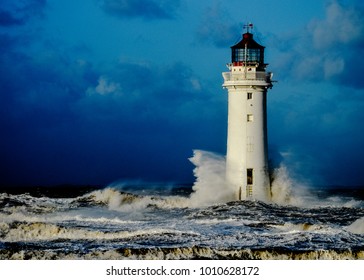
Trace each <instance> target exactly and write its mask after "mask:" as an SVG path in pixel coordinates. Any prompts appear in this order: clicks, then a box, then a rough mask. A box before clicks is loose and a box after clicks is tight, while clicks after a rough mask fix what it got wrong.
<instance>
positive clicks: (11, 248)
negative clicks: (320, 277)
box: [0, 151, 364, 260]
mask: <svg viewBox="0 0 364 280" xmlns="http://www.w3.org/2000/svg"><path fill="white" fill-rule="evenodd" d="M192 161H194V163H195V164H196V169H195V175H196V177H197V179H196V182H195V184H193V185H191V186H190V185H178V184H170V185H166V184H145V183H135V182H134V183H130V182H129V183H126V182H123V183H122V182H117V183H114V184H111V185H109V186H104V187H100V186H98V187H79V186H58V187H42V188H40V187H32V188H6V187H3V188H2V190H0V259H2V260H5V259H147V260H150V259H158V260H164V259H364V189H363V188H345V187H340V188H318V187H316V188H311V189H307V188H304V187H302V186H301V185H299V184H298V183H297V184H296V183H295V182H294V181H293V180H291V179H289V178H288V176H286V175H285V176H283V175H282V174H281V175H279V176H280V178H278V179H277V180H276V187H277V189H278V188H279V189H280V191H277V192H276V195H277V196H278V195H279V196H280V197H279V199H278V198H277V199H275V200H273V201H272V202H269V203H267V202H261V201H230V202H229V201H224V199H223V197H224V196H221V195H219V193H218V189H219V187H220V188H223V186H222V185H221V184H222V183H221V182H220V181H219V180H218V174H219V170H220V169H219V163H220V162H221V159H219V158H217V157H215V156H214V155H212V154H208V153H207V154H206V153H203V152H201V151H197V152H196V154H195V157H194V158H193V159H192ZM220 171H221V170H220ZM280 172H281V173H282V170H280ZM278 173H279V172H278ZM216 176H217V177H216ZM211 177H212V178H211ZM207 178H208V179H207ZM284 184H285V186H283V185H284ZM287 185H288V186H287ZM273 187H274V185H273ZM283 190H284V191H283Z"/></svg>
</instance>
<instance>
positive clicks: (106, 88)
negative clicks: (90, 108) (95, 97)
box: [87, 76, 121, 95]
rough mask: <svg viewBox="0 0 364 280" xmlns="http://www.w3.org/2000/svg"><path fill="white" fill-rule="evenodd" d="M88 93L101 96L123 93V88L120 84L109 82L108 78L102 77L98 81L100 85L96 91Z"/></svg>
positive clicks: (92, 90)
mask: <svg viewBox="0 0 364 280" xmlns="http://www.w3.org/2000/svg"><path fill="white" fill-rule="evenodd" d="M87 92H88V93H97V94H100V95H107V94H115V93H121V86H120V84H119V83H115V82H112V81H109V79H108V78H107V77H105V76H101V77H100V78H99V80H98V85H97V86H96V87H95V88H94V89H91V90H90V89H89V90H88V91H87Z"/></svg>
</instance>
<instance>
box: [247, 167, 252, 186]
mask: <svg viewBox="0 0 364 280" xmlns="http://www.w3.org/2000/svg"><path fill="white" fill-rule="evenodd" d="M246 183H247V184H248V185H253V168H248V169H247V170H246Z"/></svg>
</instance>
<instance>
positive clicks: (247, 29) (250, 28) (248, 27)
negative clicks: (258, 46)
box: [244, 22, 254, 33]
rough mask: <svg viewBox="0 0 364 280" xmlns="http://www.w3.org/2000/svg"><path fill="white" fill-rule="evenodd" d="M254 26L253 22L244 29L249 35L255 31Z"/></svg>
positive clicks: (245, 25)
mask: <svg viewBox="0 0 364 280" xmlns="http://www.w3.org/2000/svg"><path fill="white" fill-rule="evenodd" d="M253 27H254V26H253V24H252V23H251V22H249V23H248V24H244V29H245V30H246V32H247V33H250V31H251V30H252V29H253Z"/></svg>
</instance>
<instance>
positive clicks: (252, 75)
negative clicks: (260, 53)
mask: <svg viewBox="0 0 364 280" xmlns="http://www.w3.org/2000/svg"><path fill="white" fill-rule="evenodd" d="M222 76H223V77H224V80H225V82H230V81H246V80H258V81H265V82H270V77H271V75H270V73H266V72H237V73H232V72H224V73H222Z"/></svg>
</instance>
